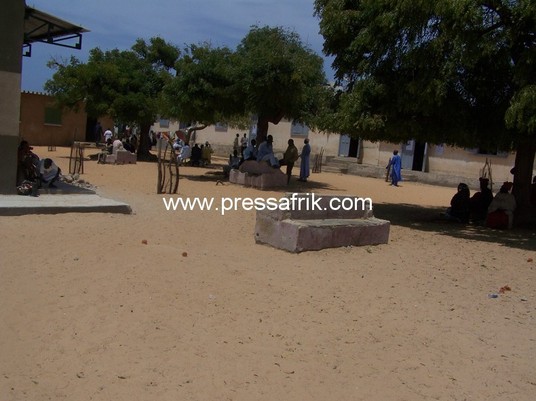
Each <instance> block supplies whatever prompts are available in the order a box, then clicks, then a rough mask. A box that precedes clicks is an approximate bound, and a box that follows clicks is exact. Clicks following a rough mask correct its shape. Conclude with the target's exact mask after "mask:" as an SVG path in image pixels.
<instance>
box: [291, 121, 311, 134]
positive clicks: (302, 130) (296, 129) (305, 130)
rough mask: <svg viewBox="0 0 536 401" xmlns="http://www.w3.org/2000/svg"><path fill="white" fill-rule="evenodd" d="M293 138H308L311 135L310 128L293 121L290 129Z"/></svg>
mask: <svg viewBox="0 0 536 401" xmlns="http://www.w3.org/2000/svg"><path fill="white" fill-rule="evenodd" d="M290 135H291V136H307V135H309V127H308V126H307V125H305V124H303V123H300V122H297V121H293V122H292V125H291V127H290Z"/></svg>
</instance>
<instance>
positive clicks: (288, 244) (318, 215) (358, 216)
mask: <svg viewBox="0 0 536 401" xmlns="http://www.w3.org/2000/svg"><path fill="white" fill-rule="evenodd" d="M286 197H287V198H289V202H290V200H291V199H292V198H294V199H296V200H297V201H296V202H298V199H302V204H301V210H299V209H294V208H293V209H292V210H281V209H277V210H258V211H257V216H256V224H255V241H256V242H257V243H261V244H268V245H271V246H273V247H275V248H279V249H283V250H286V251H289V252H303V251H316V250H320V249H324V248H337V247H342V246H362V245H378V244H387V243H388V242H389V229H390V222H389V221H387V220H381V219H377V218H375V217H374V216H373V213H372V208H371V206H372V205H369V204H365V206H364V207H362V206H363V205H362V202H360V201H359V198H357V197H350V196H338V195H317V194H287V195H286ZM314 197H316V199H318V198H319V197H320V198H321V199H320V201H318V202H317V203H315V205H317V206H319V208H318V207H315V208H312V207H311V205H312V202H313V198H314ZM307 199H309V201H310V203H309V205H307V204H306V202H307ZM333 199H335V200H333ZM341 201H343V202H344V205H345V206H349V205H350V203H352V204H353V203H355V204H356V205H357V206H358V207H356V208H352V209H351V210H334V208H333V207H332V205H340V202H341ZM331 202H333V203H331Z"/></svg>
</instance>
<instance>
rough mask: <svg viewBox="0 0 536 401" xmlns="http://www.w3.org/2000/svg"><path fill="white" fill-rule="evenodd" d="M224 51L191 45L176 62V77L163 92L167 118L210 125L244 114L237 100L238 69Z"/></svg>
mask: <svg viewBox="0 0 536 401" xmlns="http://www.w3.org/2000/svg"><path fill="white" fill-rule="evenodd" d="M234 59H235V57H234V54H233V52H232V51H231V50H229V49H228V48H226V47H223V48H217V49H214V48H212V47H211V46H210V45H209V44H204V45H190V46H189V47H188V48H186V49H184V51H183V54H182V57H181V58H180V59H179V60H178V61H177V63H176V65H175V69H176V71H177V74H176V76H175V77H174V78H173V79H172V80H170V82H169V83H168V84H167V85H166V87H165V88H164V95H165V97H166V103H167V105H168V109H167V115H169V116H173V117H176V118H178V119H180V120H181V121H199V122H200V123H203V124H213V123H215V122H218V121H221V122H223V121H227V120H228V119H230V118H232V117H233V116H234V115H235V114H240V113H242V112H243V110H242V109H241V107H240V106H241V105H240V103H239V102H237V100H236V94H237V91H236V80H237V69H236V66H235V64H236V63H235V62H234Z"/></svg>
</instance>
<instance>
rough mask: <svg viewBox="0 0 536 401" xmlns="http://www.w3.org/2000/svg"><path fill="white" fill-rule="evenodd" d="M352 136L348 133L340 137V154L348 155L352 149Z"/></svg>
mask: <svg viewBox="0 0 536 401" xmlns="http://www.w3.org/2000/svg"><path fill="white" fill-rule="evenodd" d="M350 142H351V139H350V136H348V135H341V136H340V137H339V156H345V157H346V156H348V152H349V151H350Z"/></svg>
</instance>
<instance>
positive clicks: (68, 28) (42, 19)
mask: <svg viewBox="0 0 536 401" xmlns="http://www.w3.org/2000/svg"><path fill="white" fill-rule="evenodd" d="M85 32H89V31H88V30H87V29H85V28H82V27H81V26H78V25H74V24H72V23H70V22H67V21H65V20H62V19H60V18H58V17H55V16H53V15H50V14H47V13H44V12H43V11H40V10H37V9H35V8H32V7H28V6H26V13H25V16H24V44H23V47H24V48H25V49H26V50H25V52H24V55H25V56H31V49H32V43H34V42H41V43H48V44H53V45H57V46H63V47H69V48H71V49H81V48H82V33H85Z"/></svg>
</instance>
